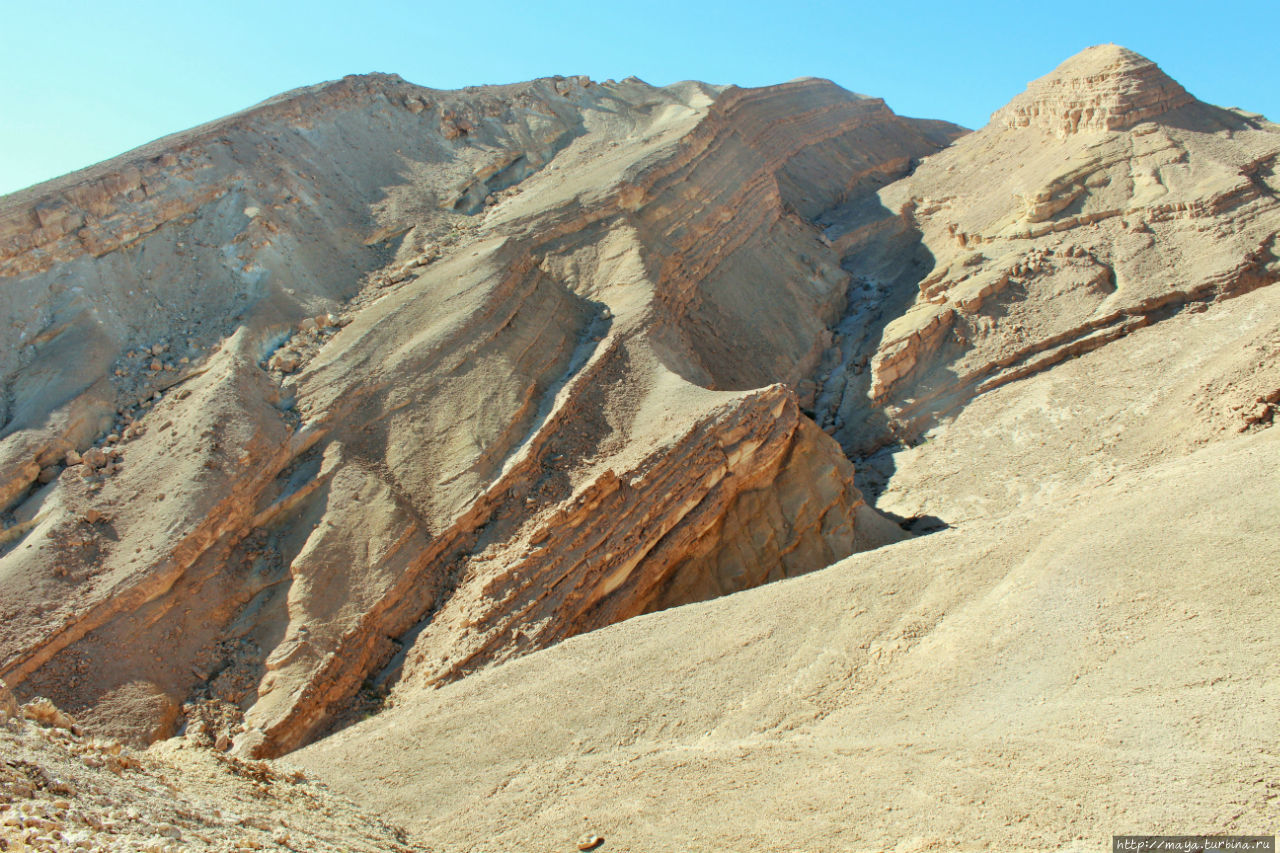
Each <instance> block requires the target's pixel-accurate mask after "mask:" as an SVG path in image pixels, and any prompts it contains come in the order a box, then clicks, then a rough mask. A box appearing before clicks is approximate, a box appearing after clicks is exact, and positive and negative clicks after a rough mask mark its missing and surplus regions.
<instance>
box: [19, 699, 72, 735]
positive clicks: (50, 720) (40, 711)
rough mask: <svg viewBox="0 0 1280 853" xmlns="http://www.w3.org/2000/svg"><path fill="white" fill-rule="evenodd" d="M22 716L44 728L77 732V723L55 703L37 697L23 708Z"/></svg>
mask: <svg viewBox="0 0 1280 853" xmlns="http://www.w3.org/2000/svg"><path fill="white" fill-rule="evenodd" d="M22 716H24V717H26V718H27V719H28V720H31V721H32V722H36V723H39V724H40V725H42V726H52V727H53V728H56V729H65V730H67V731H69V732H71V733H73V734H74V733H75V731H76V721H75V720H73V719H71V717H69V716H67V715H66V714H65V713H63V712H62V711H61V710H60V709H59V708H58V706H57V705H55V704H53V701H52V700H50V699H46V698H45V697H43V696H37V697H36V698H35V699H32V700H31V701H30V702H28V703H27V704H25V705H23V706H22Z"/></svg>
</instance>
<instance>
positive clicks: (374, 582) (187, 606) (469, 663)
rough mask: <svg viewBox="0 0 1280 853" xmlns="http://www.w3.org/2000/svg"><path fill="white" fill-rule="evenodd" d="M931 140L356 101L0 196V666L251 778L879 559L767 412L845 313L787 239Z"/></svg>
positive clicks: (722, 108) (180, 141)
mask: <svg viewBox="0 0 1280 853" xmlns="http://www.w3.org/2000/svg"><path fill="white" fill-rule="evenodd" d="M957 132H958V131H957V129H955V128H953V127H951V126H948V125H945V124H943V123H939V122H927V121H914V120H909V119H903V118H900V117H898V116H896V115H894V114H893V113H892V112H891V111H890V110H889V109H888V108H887V107H886V106H885V105H884V104H883V102H881V101H878V100H875V99H869V98H863V97H860V96H855V95H851V94H850V93H847V92H845V91H843V90H841V89H839V88H838V87H836V86H834V85H832V84H830V83H828V82H826V81H817V80H807V81H798V82H795V83H790V84H786V85H783V86H778V87H773V88H769V89H762V90H740V89H728V90H720V89H716V88H713V87H708V86H703V85H701V84H680V85H677V86H673V87H668V88H665V89H657V88H653V87H650V86H647V85H645V84H643V83H640V82H639V81H634V80H631V81H623V82H621V83H612V82H610V83H604V84H594V83H591V82H590V81H586V80H582V79H572V80H564V79H553V80H543V81H536V82H534V83H530V84H522V85H519V86H511V87H498V88H493V89H478V90H474V91H468V92H462V93H447V92H434V91H432V90H426V89H421V88H420V87H416V86H411V85H410V84H407V83H404V82H403V81H401V80H399V79H398V78H394V77H386V76H374V77H370V78H357V79H348V80H344V81H341V82H339V83H336V84H327V85H325V86H320V87H314V88H312V89H309V90H302V91H300V92H296V93H291V94H290V95H287V96H283V97H281V98H278V99H274V100H273V101H269V102H267V103H265V104H263V105H261V106H259V107H256V108H254V109H252V110H249V111H247V112H245V113H242V114H239V115H237V116H232V117H230V118H228V119H225V120H222V121H220V122H217V123H215V124H213V125H210V126H208V127H206V128H201V129H197V130H196V131H192V132H190V133H187V134H183V135H180V136H179V137H176V138H172V139H169V140H161V141H160V142H158V143H156V144H154V145H153V146H150V147H148V148H147V149H144V150H142V151H140V152H136V153H135V154H132V155H126V156H125V157H124V158H122V159H121V160H120V161H116V162H113V163H111V164H104V165H103V166H100V167H95V168H94V169H91V170H88V171H87V172H86V173H83V174H81V175H78V176H69V177H68V178H65V179H61V180H60V181H57V182H54V183H53V184H51V185H46V186H43V187H37V188H34V189H33V190H29V191H26V192H24V193H22V194H19V195H18V196H15V197H10V198H9V199H6V200H5V204H4V205H3V211H0V213H3V215H4V216H5V217H7V218H6V219H5V222H7V223H9V225H8V226H6V227H7V228H8V229H9V230H8V231H7V232H6V233H7V234H8V235H9V237H8V240H7V242H6V243H5V251H4V258H3V263H4V264H5V266H3V269H4V270H5V272H6V274H8V275H9V276H11V277H13V278H14V280H15V281H21V282H23V286H22V287H15V288H11V289H10V290H9V292H10V294H11V295H10V299H11V300H12V302H11V304H10V305H9V306H8V307H9V310H10V313H11V315H12V316H13V317H15V318H17V317H24V318H30V317H32V316H33V315H34V316H35V317H36V318H38V319H37V321H36V322H35V323H32V321H31V320H30V319H26V320H23V321H22V322H20V323H18V325H16V326H15V327H14V328H15V329H21V330H23V331H19V333H18V337H19V339H20V340H19V341H18V342H16V343H18V344H19V345H18V346H15V347H13V348H12V349H11V350H10V363H9V364H8V365H7V370H8V371H9V373H8V375H9V376H10V381H9V385H8V386H7V387H9V388H10V389H11V392H12V393H11V394H10V396H9V397H8V399H7V405H8V409H7V412H6V425H5V427H4V432H3V434H2V435H0V485H2V486H3V492H2V494H0V497H3V498H4V499H5V500H6V502H7V504H8V505H9V507H10V511H11V513H12V518H13V522H12V524H11V525H10V527H9V528H8V530H7V531H6V535H7V537H8V545H7V551H6V552H5V553H4V554H3V556H0V588H2V589H3V590H4V596H3V602H4V605H3V607H4V617H5V619H4V624H3V627H0V650H2V652H3V657H2V658H0V660H2V661H3V662H2V663H0V669H2V670H3V672H4V674H5V675H6V677H8V678H9V679H10V680H11V681H12V682H13V683H14V684H15V686H16V687H17V688H18V689H19V690H20V691H22V692H24V693H29V694H35V693H44V694H47V695H50V696H52V697H53V698H55V699H56V700H57V701H58V703H59V704H60V705H61V706H63V707H67V708H68V709H70V710H71V711H72V712H73V713H74V714H75V715H76V716H77V717H79V718H82V719H85V720H87V721H89V725H90V726H91V727H92V726H94V725H97V726H99V727H104V728H103V730H104V731H106V730H109V731H110V733H111V734H112V735H113V736H118V737H124V738H126V739H128V738H133V739H136V740H139V741H146V740H149V739H152V738H156V737H163V736H165V735H166V734H168V733H170V732H172V731H173V729H174V726H175V720H174V713H175V711H174V709H175V708H179V707H181V708H183V709H184V710H183V711H182V712H181V715H180V716H181V717H182V718H184V719H187V720H190V719H193V717H192V715H197V716H200V718H201V719H204V718H205V717H207V718H208V720H209V721H210V722H209V725H210V726H212V727H213V728H214V729H217V731H214V732H213V736H214V739H215V740H218V741H220V742H224V743H231V742H232V741H234V743H235V746H236V748H237V749H238V750H240V751H241V752H244V753H248V754H253V755H271V754H277V753H280V752H283V751H287V750H289V749H292V748H295V747H297V746H299V745H301V744H303V743H305V742H307V741H308V740H309V739H311V738H314V737H315V736H317V735H318V734H319V733H321V732H322V731H324V730H325V729H326V727H329V726H332V725H335V724H337V723H339V722H340V721H341V720H343V719H346V718H347V717H349V716H351V715H353V714H360V713H363V712H364V710H365V709H366V708H367V707H368V703H370V702H376V701H380V697H382V696H384V695H385V694H386V692H387V691H388V690H390V689H391V688H392V686H393V685H394V684H396V682H397V681H398V680H400V679H402V678H407V679H409V680H412V681H414V682H415V683H422V682H425V683H435V682H441V681H447V680H451V679H455V678H457V677H459V676H461V675H463V674H465V673H467V672H470V671H472V670H474V669H475V668H477V667H481V666H485V665H489V664H492V663H495V662H498V661H501V660H504V659H506V658H509V657H511V656H514V655H518V654H523V653H526V652H528V651H531V650H535V649H537V648H540V647H543V646H546V645H549V644H552V643H555V642H557V641H559V640H561V639H564V638H565V637H569V636H572V635H574V634H577V633H580V632H583V631H588V630H592V629H595V628H598V627H601V626H603V625H607V624H610V623H612V622H614V621H617V620H620V619H625V618H628V617H630V616H633V615H636V614H640V613H644V612H647V611H651V610H656V609H660V608H664V607H669V606H672V605H676V604H681V603H685V602H688V601H695V600H700V599H703V598H706V597H709V596H714V595H719V594H723V593H726V592H732V591H735V590H738V589H744V588H747V587H750V586H754V585H757V584H760V583H764V582H766V581H768V580H773V579H776V578H779V577H785V576H790V575H794V574H798V573H802V572H805V571H811V570H813V569H817V568H820V567H822V566H824V565H827V564H828V563H830V562H832V561H834V560H836V559H839V558H841V557H843V556H845V555H847V554H848V553H851V552H852V551H855V550H860V549H864V548H869V547H874V546H876V545H879V544H883V543H885V542H890V541H894V540H896V539H899V538H901V537H902V536H903V534H902V532H901V531H900V530H899V529H898V528H897V527H896V526H895V525H892V524H889V523H887V522H886V521H885V520H884V519H883V518H881V517H879V516H878V515H877V514H876V513H875V512H874V511H873V510H872V509H870V507H868V506H867V505H866V504H865V502H864V501H863V500H862V498H861V496H860V494H859V493H858V491H857V489H856V488H854V486H853V483H852V478H853V470H852V467H851V466H850V465H849V463H848V461H847V460H846V459H845V458H844V457H843V456H842V454H841V453H840V451H839V449H838V446H837V445H836V444H835V443H834V442H832V441H831V440H830V439H829V438H828V437H827V436H826V435H824V434H823V433H822V431H821V430H819V429H817V428H816V427H815V426H814V425H813V424H812V422H811V421H809V420H808V419H807V418H806V417H805V416H804V415H803V414H802V413H801V411H800V408H799V405H798V403H797V399H796V398H795V396H794V392H793V390H791V389H794V388H795V387H796V386H797V384H798V383H799V381H800V380H801V379H802V378H803V377H804V376H805V375H807V374H808V373H809V372H810V371H811V370H812V368H813V367H814V365H816V364H817V363H818V361H819V359H820V357H821V353H822V351H823V347H824V346H825V344H824V342H823V341H824V336H823V331H824V329H825V327H826V325H827V324H828V323H830V322H831V321H833V320H834V319H836V318H837V317H838V316H839V313H840V309H841V306H842V304H843V302H844V299H845V294H844V290H845V287H846V285H847V276H846V275H845V274H844V273H843V272H842V271H841V270H840V269H839V257H838V256H837V255H836V254H835V253H834V252H833V251H832V249H831V248H830V247H829V246H827V245H825V244H824V243H823V241H822V240H821V234H820V231H819V229H818V227H817V226H815V225H814V224H812V223H811V222H810V220H811V219H812V217H813V216H815V215H816V214H817V213H818V212H820V211H821V210H822V209H825V208H826V207H829V206H833V205H836V204H839V203H842V202H846V201H848V200H849V199H852V198H858V197H863V196H866V195H868V194H869V193H871V192H873V191H874V190H875V189H876V188H878V187H880V186H883V185H884V184H886V183H888V182H890V181H892V180H893V179H894V178H896V177H899V176H901V175H903V174H906V173H907V172H908V171H910V169H911V168H912V167H913V166H914V164H915V163H916V162H917V161H918V160H919V158H921V157H923V156H926V155H928V154H931V153H933V152H935V151H936V150H937V149H938V148H940V147H941V146H943V145H945V144H946V142H947V141H949V140H950V139H951V138H953V137H954V136H955V134H956V133H957ZM149 169H150V170H151V171H148V170H149ZM135 171H136V172H137V173H138V175H139V176H140V177H138V180H137V181H134V183H137V182H138V181H140V182H141V190H139V189H138V187H133V185H132V184H130V181H132V180H133V178H132V177H130V176H133V175H134V172H135ZM126 184H129V186H125V185H126ZM130 187H132V188H130ZM55 209H56V210H58V211H63V214H60V216H61V218H57V217H54V215H53V214H51V213H50V214H48V215H46V217H45V220H44V221H43V224H41V225H40V226H39V227H38V228H36V227H35V225H34V223H35V219H33V218H32V217H36V218H38V215H37V214H36V213H32V211H35V210H48V211H51V210H55ZM24 217H25V219H24ZM24 222H25V223H26V226H25V227H26V230H23V229H24V226H23V225H22V223H24ZM33 229H34V230H33ZM86 229H88V237H85V238H84V239H81V236H77V235H80V232H82V231H85V230H86ZM82 236H83V235H82ZM90 237H91V238H92V239H89V238H90ZM798 245H803V246H805V247H806V248H805V250H804V251H802V252H797V251H796V247H797V246H798ZM72 282H80V283H77V284H72ZM197 283H198V284H197ZM28 327H30V329H31V332H28V331H26V329H28ZM778 383H784V384H783V385H779V384H778ZM801 402H803V401H801ZM125 650H130V651H127V652H126V651H125ZM108 720H116V721H117V722H118V721H123V720H129V721H132V722H129V723H128V724H127V726H126V728H128V729H129V730H128V731H126V730H124V729H122V728H121V727H120V725H115V724H109V723H108V722H107V721H108ZM130 727H131V728H130ZM219 727H221V728H219Z"/></svg>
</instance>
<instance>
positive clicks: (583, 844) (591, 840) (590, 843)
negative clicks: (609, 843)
mask: <svg viewBox="0 0 1280 853" xmlns="http://www.w3.org/2000/svg"><path fill="white" fill-rule="evenodd" d="M601 844H604V839H603V838H601V837H600V836H599V835H584V836H582V837H581V838H579V839H578V849H579V850H595V849H596V848H597V847H599V846H600V845H601Z"/></svg>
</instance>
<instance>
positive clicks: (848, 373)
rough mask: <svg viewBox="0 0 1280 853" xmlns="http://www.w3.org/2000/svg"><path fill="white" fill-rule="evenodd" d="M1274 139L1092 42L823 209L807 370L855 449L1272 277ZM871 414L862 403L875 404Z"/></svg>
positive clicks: (1277, 136) (1256, 124) (899, 436)
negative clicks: (967, 126)
mask: <svg viewBox="0 0 1280 853" xmlns="http://www.w3.org/2000/svg"><path fill="white" fill-rule="evenodd" d="M1277 157H1280V128H1277V127H1276V126H1275V125H1273V124H1270V123H1268V122H1266V121H1265V120H1263V119H1261V118H1260V117H1256V116H1251V115H1249V114H1246V113H1241V112H1233V111H1230V110H1223V109H1219V108H1217V107H1212V106H1208V105H1206V104H1203V103H1200V102H1199V101H1196V100H1195V99H1194V98H1192V97H1191V96H1190V95H1188V94H1187V93H1186V92H1185V91H1184V90H1183V89H1182V88H1181V87H1180V86H1178V84H1176V83H1174V82H1173V81H1172V80H1170V79H1169V78H1168V77H1167V76H1165V75H1164V73H1163V72H1161V71H1160V70H1159V68H1158V67H1157V66H1156V65H1155V64H1153V63H1151V62H1150V61H1148V60H1146V59H1144V58H1142V57H1140V56H1138V55H1137V54H1134V53H1132V52H1131V51H1128V50H1125V49H1123V48H1119V47H1116V46H1114V45H1103V46H1100V47H1095V48H1090V49H1088V50H1086V51H1084V52H1083V53H1081V54H1079V55H1078V56H1076V57H1073V58H1072V59H1069V60H1068V61H1066V62H1064V63H1063V64H1062V65H1060V66H1059V67H1058V68H1057V69H1056V70H1054V71H1053V72H1052V73H1051V74H1049V75H1047V76H1046V77H1044V78H1041V79H1040V80H1037V81H1035V82H1034V83H1032V84H1031V86H1030V87H1029V88H1028V90H1027V92H1026V93H1024V94H1023V95H1020V96H1019V97H1017V98H1015V99H1014V100H1013V101H1012V102H1011V103H1010V104H1009V105H1008V106H1007V107H1005V108H1003V109H1001V110H999V111H998V112H996V114H995V115H994V116H993V117H992V120H991V123H990V124H988V125H987V126H986V127H985V128H983V129H982V130H980V131H977V132H975V133H972V134H970V135H968V136H965V137H963V138H961V139H959V140H957V142H956V143H955V144H954V145H952V146H951V147H949V148H947V149H946V150H945V151H943V152H941V153H939V154H938V155H936V156H934V157H930V158H928V159H927V160H926V161H925V162H924V163H922V164H921V166H920V168H919V169H917V170H916V171H915V172H914V173H913V174H912V175H911V176H910V177H907V178H904V179H902V180H900V181H898V182H896V183H894V184H892V185H890V186H888V187H885V188H884V189H883V190H881V191H880V193H879V195H878V199H877V201H875V202H869V201H866V200H858V201H856V202H855V203H853V204H846V205H844V206H842V207H841V208H839V209H837V210H833V211H830V212H828V213H827V214H825V215H824V220H823V221H825V222H827V223H828V229H827V237H828V239H829V240H830V241H831V242H832V243H833V244H835V245H837V246H838V247H839V248H840V249H841V253H842V255H843V257H844V265H843V266H844V269H845V270H847V271H848V272H849V273H850V274H851V275H852V276H853V278H854V281H855V285H854V287H853V288H851V298H850V301H849V306H848V309H847V311H846V312H845V314H844V316H843V317H842V318H841V319H840V320H839V322H838V324H836V325H835V326H834V328H833V332H834V335H833V338H834V339H835V340H836V342H835V345H834V347H833V352H832V353H831V356H830V358H829V359H828V361H827V363H826V364H824V365H823V366H822V367H821V373H820V374H819V375H816V376H814V377H813V381H814V384H815V388H816V392H815V397H816V401H817V402H816V407H817V409H818V410H817V411H816V412H815V418H816V419H817V420H818V422H819V423H822V424H824V425H831V426H833V427H834V428H835V430H834V431H835V435H836V437H837V438H838V439H839V440H840V442H841V443H842V444H843V445H844V446H845V448H846V449H847V450H849V451H850V452H851V453H853V454H855V455H857V454H859V453H865V452H869V451H871V450H874V449H876V448H877V447H881V446H884V445H885V444H886V443H890V442H894V441H900V440H905V441H912V440H914V439H915V437H917V436H918V435H919V434H920V432H921V431H922V430H924V429H927V428H928V427H929V426H930V425H931V424H932V423H934V422H935V419H936V418H937V417H938V416H939V415H940V414H942V413H945V412H948V411H951V410H954V409H955V408H956V407H958V406H962V405H964V404H965V403H966V402H967V401H968V400H971V399H972V398H973V397H974V396H975V395H979V394H982V393H985V392H987V391H989V390H991V389H992V388H995V387H998V386H999V385H1001V384H1004V383H1007V382H1011V381H1014V380H1017V379H1020V378H1023V377H1026V376H1029V375H1032V374H1034V373H1037V372H1040V371H1043V370H1045V369H1047V368H1048V367H1050V366H1052V365H1054V364H1056V363H1058V362H1060V361H1062V360H1063V359H1066V358H1071V357H1074V356H1078V355H1079V354H1081V353H1083V352H1086V351H1089V350H1092V349H1096V348H1098V347H1101V346H1105V345H1106V344H1107V343H1108V342H1110V341H1113V340H1115V339H1117V338H1118V337H1122V336H1124V335H1126V334H1128V333H1130V332H1132V331H1133V330H1134V329H1137V328H1141V327H1143V326H1145V325H1147V324H1150V323H1153V322H1159V321H1160V320H1161V319H1163V318H1165V317H1168V316H1170V315H1171V314H1172V313H1174V312H1176V311H1178V310H1181V309H1182V308H1184V307H1187V306H1194V305H1197V304H1203V303H1206V302H1209V301H1212V300H1215V299H1221V298H1226V297H1231V296H1235V295H1239V294H1241V293H1246V292H1248V291H1250V290H1252V289H1254V288H1257V287H1260V286H1263V285H1267V284H1272V283H1274V282H1276V281H1277V280H1280V247H1278V246H1277V237H1276V233H1277V230H1278V229H1280V204H1277V198H1276V193H1277V191H1280V178H1277V176H1276V173H1275V167H1276V162H1277ZM868 403H870V405H868Z"/></svg>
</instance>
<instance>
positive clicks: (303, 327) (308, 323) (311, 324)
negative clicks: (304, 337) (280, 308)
mask: <svg viewBox="0 0 1280 853" xmlns="http://www.w3.org/2000/svg"><path fill="white" fill-rule="evenodd" d="M318 328H320V324H319V323H317V322H316V320H315V318H314V317H308V318H307V319H305V320H303V321H302V322H301V323H299V324H298V331H299V332H314V331H315V330H316V329H318Z"/></svg>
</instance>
